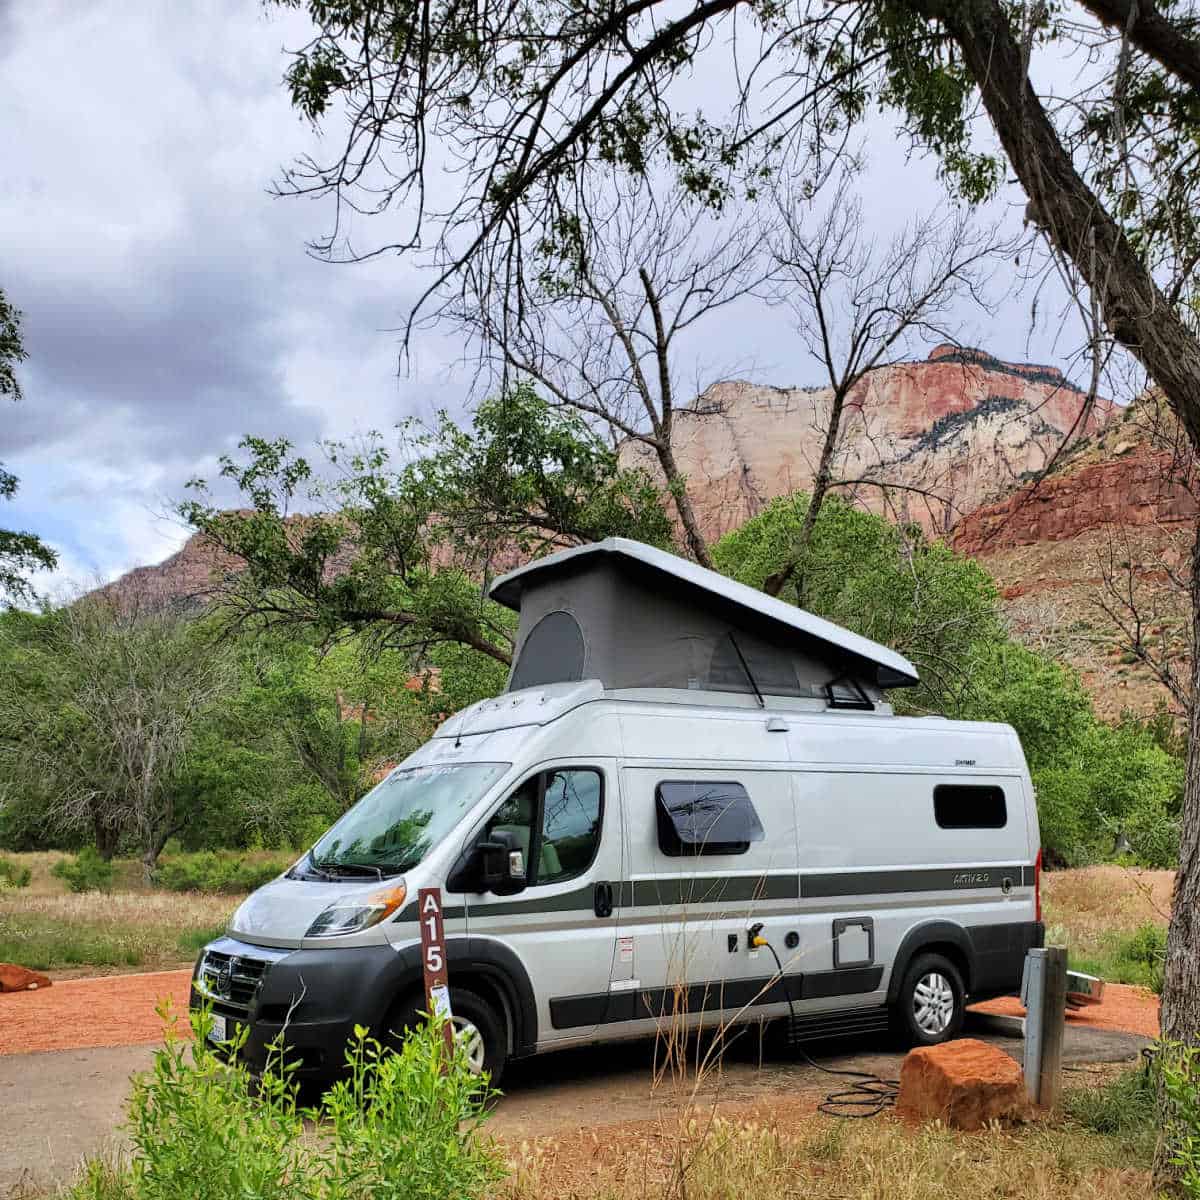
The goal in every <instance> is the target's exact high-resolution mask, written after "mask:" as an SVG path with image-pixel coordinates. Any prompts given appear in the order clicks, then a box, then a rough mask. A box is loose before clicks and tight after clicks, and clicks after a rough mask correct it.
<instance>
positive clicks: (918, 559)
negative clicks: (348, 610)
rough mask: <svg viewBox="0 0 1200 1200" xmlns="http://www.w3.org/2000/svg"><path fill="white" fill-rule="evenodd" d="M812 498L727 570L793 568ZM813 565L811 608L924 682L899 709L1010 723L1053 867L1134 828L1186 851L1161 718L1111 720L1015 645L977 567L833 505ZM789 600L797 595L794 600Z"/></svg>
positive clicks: (1164, 861)
mask: <svg viewBox="0 0 1200 1200" xmlns="http://www.w3.org/2000/svg"><path fill="white" fill-rule="evenodd" d="M807 506H808V498H807V496H805V495H803V494H797V495H795V496H789V497H784V498H781V499H779V500H776V501H774V502H773V503H772V504H771V505H770V506H769V507H768V508H767V509H766V511H765V512H763V513H762V514H760V515H759V516H758V517H755V518H754V519H752V520H750V521H748V522H747V523H746V524H745V525H744V526H743V527H742V528H741V529H739V530H737V531H736V532H735V533H731V534H728V535H727V536H726V537H724V538H723V539H722V540H721V541H720V542H719V543H718V544H717V545H716V546H715V547H714V548H713V558H714V560H715V561H716V563H717V565H718V568H719V569H720V570H722V571H724V572H725V573H727V574H730V575H732V576H733V577H734V578H736V579H739V580H740V581H741V582H742V583H747V584H749V585H750V586H752V587H759V588H761V587H762V586H763V583H764V581H765V580H766V579H767V578H768V577H769V576H770V575H772V574H773V573H774V572H776V571H778V570H779V568H780V567H781V566H782V565H783V564H784V563H785V562H786V561H788V556H789V555H790V554H791V553H792V552H793V547H794V545H795V542H796V535H797V533H798V531H799V529H800V526H801V524H802V523H803V520H804V513H805V511H806V509H807ZM803 568H804V573H803V577H804V581H805V582H804V597H803V604H804V607H805V608H807V609H809V610H810V611H812V612H815V613H817V614H819V615H820V616H823V617H827V618H828V619H829V620H832V621H836V622H838V623H839V624H841V625H844V626H846V627H847V628H849V629H853V630H854V631H855V632H857V633H861V634H864V635H865V636H867V637H869V638H872V639H874V640H875V641H879V642H883V643H884V644H885V645H888V646H891V647H893V648H894V649H896V650H899V651H900V652H901V653H902V654H904V655H905V656H907V657H908V658H909V659H911V660H912V661H913V662H914V663H915V664H916V665H917V669H918V671H919V672H920V675H921V680H922V683H921V686H920V687H918V688H914V689H912V690H910V691H903V692H901V691H896V692H893V693H892V694H891V699H892V701H893V703H895V704H896V705H897V706H898V707H899V708H902V709H905V708H907V709H915V710H917V711H934V712H940V713H942V714H944V715H945V716H949V717H956V718H959V719H963V720H973V721H1000V722H1004V723H1006V724H1009V725H1012V726H1013V728H1014V729H1016V731H1017V734H1018V735H1019V736H1020V739H1021V745H1022V747H1023V748H1024V751H1025V756H1026V758H1027V760H1028V762H1029V767H1030V771H1031V773H1032V775H1033V780H1034V785H1035V788H1036V790H1037V797H1038V814H1039V818H1040V822H1041V831H1042V845H1043V846H1044V847H1045V848H1046V850H1047V851H1048V852H1049V853H1050V855H1051V857H1052V860H1053V861H1054V862H1056V863H1064V864H1067V865H1082V864H1086V863H1088V862H1092V861H1095V860H1097V859H1101V858H1107V857H1109V856H1111V853H1112V847H1113V842H1114V838H1115V836H1116V833H1117V832H1118V831H1121V832H1123V833H1124V834H1125V835H1126V837H1128V838H1129V840H1130V842H1131V843H1132V845H1133V847H1134V852H1135V855H1136V857H1137V858H1138V860H1139V861H1140V862H1142V863H1145V864H1147V865H1151V866H1169V865H1171V864H1172V863H1173V862H1174V860H1175V857H1176V855H1177V853H1178V846H1179V829H1178V813H1179V804H1180V798H1181V795H1182V788H1183V760H1182V757H1181V755H1180V754H1179V753H1178V752H1177V751H1178V749H1179V747H1178V746H1175V747H1174V749H1175V751H1176V752H1175V753H1172V752H1171V750H1169V749H1165V748H1164V746H1163V745H1162V744H1161V743H1163V742H1164V740H1168V739H1166V738H1165V735H1164V731H1163V729H1162V728H1161V722H1160V723H1158V724H1157V725H1156V724H1155V723H1154V722H1151V723H1141V722H1137V721H1133V720H1126V721H1123V722H1122V723H1121V724H1119V725H1116V726H1110V725H1106V724H1104V723H1103V722H1102V721H1100V720H1098V719H1097V717H1096V715H1095V713H1094V712H1093V711H1092V705H1091V700H1090V699H1089V697H1088V695H1087V692H1086V691H1084V688H1083V685H1082V683H1081V682H1080V680H1079V678H1078V676H1077V675H1075V674H1074V673H1073V672H1071V671H1069V670H1068V669H1066V668H1064V667H1062V666H1060V665H1059V664H1058V663H1056V662H1054V661H1052V660H1051V659H1048V658H1043V657H1042V656H1041V655H1039V654H1035V653H1034V652H1033V651H1032V650H1028V649H1026V648H1025V647H1024V646H1022V645H1020V644H1019V643H1017V642H1014V641H1012V640H1011V639H1010V638H1009V637H1008V636H1007V634H1006V633H1005V632H1004V629H1003V628H1002V626H1001V624H1000V622H999V619H998V616H997V609H996V590H995V587H994V585H993V583H992V581H991V579H990V577H989V576H988V575H987V573H986V572H985V571H984V570H983V568H982V567H980V566H979V565H978V564H977V563H975V562H973V561H971V560H970V559H966V558H961V557H959V556H958V555H956V554H954V553H953V552H952V551H951V550H950V549H949V548H948V547H947V546H945V545H943V544H941V543H940V542H932V543H931V542H928V541H927V540H926V539H925V538H924V537H923V536H922V535H921V533H920V531H919V530H918V529H914V528H908V529H900V528H897V527H895V526H893V525H891V524H889V523H888V522H887V521H885V520H884V519H883V518H882V517H877V516H874V515H872V514H870V513H864V512H861V511H859V510H857V509H853V508H850V507H849V506H848V505H846V504H845V503H844V502H843V501H841V500H839V499H837V498H832V499H826V501H825V504H824V506H823V507H822V509H821V512H820V515H819V516H818V518H817V523H816V526H815V527H814V531H813V537H812V541H811V544H810V547H809V552H808V556H807V558H806V560H805V562H804V564H803ZM781 599H793V596H791V595H788V594H787V593H786V592H785V593H784V594H783V595H782V596H781Z"/></svg>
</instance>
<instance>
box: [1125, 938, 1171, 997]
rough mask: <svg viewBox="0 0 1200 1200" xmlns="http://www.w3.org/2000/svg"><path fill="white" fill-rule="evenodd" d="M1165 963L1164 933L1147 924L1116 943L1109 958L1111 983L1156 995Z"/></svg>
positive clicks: (1158, 991) (1165, 942) (1165, 944)
mask: <svg viewBox="0 0 1200 1200" xmlns="http://www.w3.org/2000/svg"><path fill="white" fill-rule="evenodd" d="M1166 963H1167V931H1166V929H1165V928H1164V927H1163V926H1162V925H1153V924H1150V923H1149V922H1147V923H1146V924H1145V925H1143V926H1142V927H1141V928H1140V929H1137V930H1135V931H1134V932H1133V933H1131V934H1130V935H1129V936H1128V937H1124V938H1121V939H1119V940H1118V941H1117V944H1116V951H1115V953H1114V955H1113V966H1114V976H1115V980H1114V982H1117V983H1136V984H1139V985H1140V986H1142V987H1148V988H1150V990H1151V991H1154V992H1157V993H1159V994H1160V995H1161V994H1162V990H1163V971H1164V970H1165V969H1166Z"/></svg>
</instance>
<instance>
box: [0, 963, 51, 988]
mask: <svg viewBox="0 0 1200 1200" xmlns="http://www.w3.org/2000/svg"><path fill="white" fill-rule="evenodd" d="M49 986H50V980H49V979H48V978H47V977H46V976H45V975H39V974H38V973H37V972H36V971H29V970H26V969H25V968H24V967H18V966H17V965H16V964H15V963H0V992H31V991H33V990H35V989H36V988H48V987H49Z"/></svg>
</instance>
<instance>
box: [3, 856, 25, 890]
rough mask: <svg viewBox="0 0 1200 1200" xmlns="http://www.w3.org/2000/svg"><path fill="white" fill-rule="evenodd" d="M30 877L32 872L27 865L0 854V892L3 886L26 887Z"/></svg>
mask: <svg viewBox="0 0 1200 1200" xmlns="http://www.w3.org/2000/svg"><path fill="white" fill-rule="evenodd" d="M32 878H33V873H32V872H31V871H30V870H29V868H28V867H23V866H21V864H20V863H17V862H13V860H12V859H11V858H4V857H3V856H2V855H0V892H2V891H3V890H4V889H5V888H23V887H28V886H29V881H30V879H32Z"/></svg>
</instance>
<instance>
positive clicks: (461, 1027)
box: [387, 987, 508, 1086]
mask: <svg viewBox="0 0 1200 1200" xmlns="http://www.w3.org/2000/svg"><path fill="white" fill-rule="evenodd" d="M425 1004H426V1001H425V997H424V995H423V994H422V993H416V994H414V995H413V996H411V997H409V998H408V999H406V1000H404V1001H401V1003H400V1004H398V1005H397V1006H396V1008H395V1009H394V1010H393V1012H392V1014H391V1016H389V1018H388V1021H387V1026H388V1031H389V1033H390V1034H391V1036H392V1037H394V1038H396V1039H402V1038H403V1037H404V1035H405V1034H406V1033H407V1032H408V1030H410V1029H412V1028H413V1027H414V1026H416V1025H418V1024H419V1023H420V1021H421V1019H422V1018H421V1013H422V1012H424V1011H425ZM450 1011H451V1012H452V1013H453V1022H454V1037H455V1040H456V1041H457V1042H458V1044H459V1045H460V1046H461V1047H462V1049H463V1050H464V1051H465V1053H466V1058H467V1063H468V1065H469V1066H470V1068H471V1074H473V1075H481V1074H483V1073H484V1072H485V1071H486V1072H487V1074H488V1075H489V1076H490V1077H491V1082H492V1085H493V1086H495V1085H496V1084H498V1083H499V1081H500V1076H501V1074H503V1072H504V1064H505V1060H506V1059H507V1058H508V1048H507V1039H506V1037H505V1033H504V1022H503V1020H502V1019H501V1018H500V1016H499V1015H498V1014H497V1013H496V1012H495V1010H494V1009H493V1008H492V1006H491V1005H490V1004H489V1003H488V1002H487V1001H486V1000H484V999H483V998H482V997H480V996H477V995H476V994H475V993H474V992H470V991H467V989H466V988H455V987H452V988H451V989H450Z"/></svg>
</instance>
